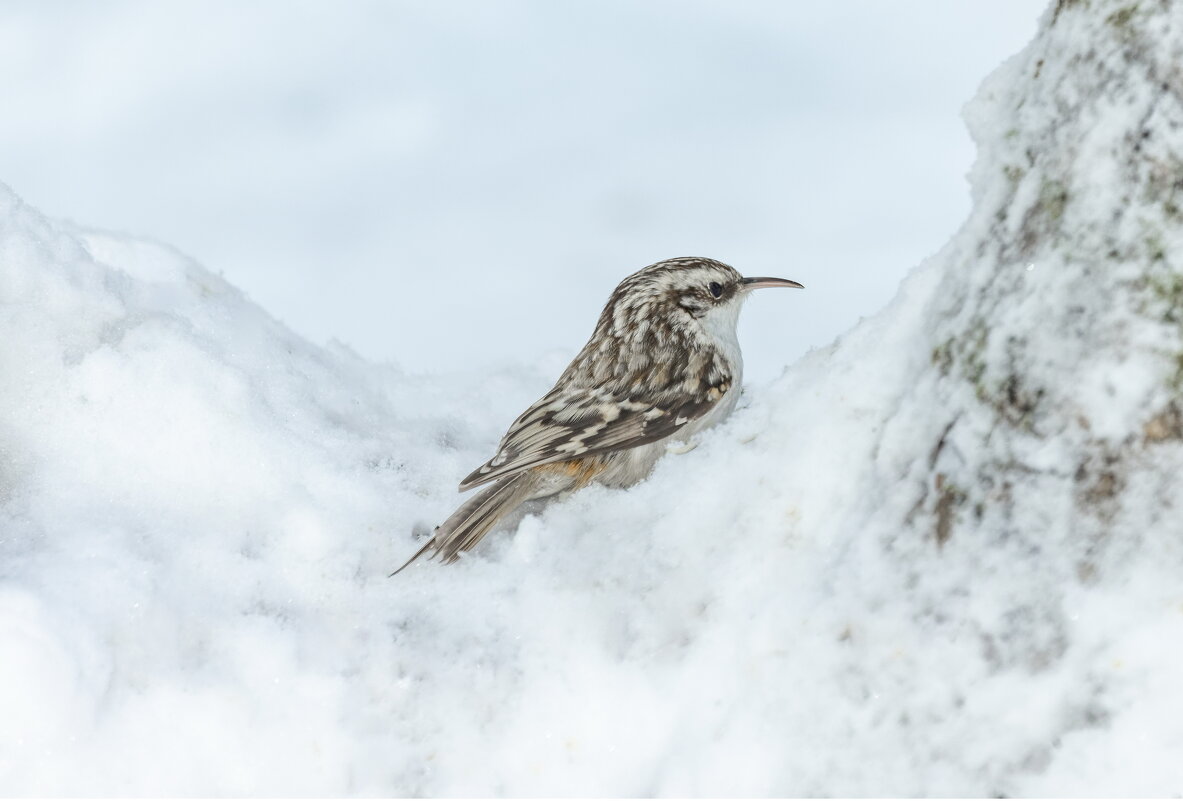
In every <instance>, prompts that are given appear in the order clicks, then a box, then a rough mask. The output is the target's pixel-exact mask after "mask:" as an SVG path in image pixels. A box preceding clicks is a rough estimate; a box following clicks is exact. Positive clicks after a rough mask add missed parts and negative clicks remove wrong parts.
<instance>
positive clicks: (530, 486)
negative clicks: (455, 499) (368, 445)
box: [390, 470, 538, 576]
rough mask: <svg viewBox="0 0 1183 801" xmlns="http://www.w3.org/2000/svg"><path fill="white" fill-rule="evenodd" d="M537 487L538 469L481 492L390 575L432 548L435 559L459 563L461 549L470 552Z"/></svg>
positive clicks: (458, 510) (503, 480) (442, 524)
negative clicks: (535, 472) (536, 473)
mask: <svg viewBox="0 0 1183 801" xmlns="http://www.w3.org/2000/svg"><path fill="white" fill-rule="evenodd" d="M537 486H538V477H537V476H536V475H535V474H534V471H532V470H526V471H524V472H521V473H518V474H517V475H514V476H509V477H508V478H503V479H501V480H500V481H498V482H497V483H496V484H494V485H493V486H491V487H489V488H488V489H486V490H484V491H482V492H478V493H477V494H476V495H474V496H473V497H471V498H469V499H468V500H467V501H465V502H464V504H463V505H462V506H461V507H460V508H459V509H457V510H456V511H455V512H453V513H452V515H451V516H450V517H449V518H448V519H447V520H445V521H444V522H442V523H440V524H439V525H438V526H436V528H435V532H434V533H433V534H432V537H431V539H429V540H428V541H427V542H426V543H424V545H423V547H422V548H420V549H419V550H418V551H416V552H415V555H414V556H412V557H411V558H410V559H408V560H407V561H406V562H405V563H404V564H403V566H402V567H400V568H399V569H398V570H396V571H394V572H393V573H391V574H390V575H391V576H396V575H398V574H399V573H401V572H402V571H403V570H405V569H406V568H407V567H408V566H409V565H410V564H411V563H412V562H414V561H415V560H416V559H418V558H419V557H420V556H422V555H423V554H424V553H425V552H427V551H429V550H431V551H433V553H432V554H431V557H430V558H432V559H434V558H436V557H439V558H441V559H443V560H444V563H445V564H448V563H450V562H455V561H456V560H457V559H459V558H460V552H461V551H467V550H468V549H470V548H472V547H473V546H474V545H476V544H477V543H478V542H480V541H481V537H483V536H485V534H487V533H488V532H489V529H491V528H493V526H495V525H497V521H499V520H501V518H503V517H505V515H507V514H509V513H510V512H512V511H513V510H514V509H516V508H517V507H518V506H520V505H521V504H522V503H523V502H524V501H526V500H528V499H529V498H530V496H531V495H532V494H533V493H534V491H535V489H537Z"/></svg>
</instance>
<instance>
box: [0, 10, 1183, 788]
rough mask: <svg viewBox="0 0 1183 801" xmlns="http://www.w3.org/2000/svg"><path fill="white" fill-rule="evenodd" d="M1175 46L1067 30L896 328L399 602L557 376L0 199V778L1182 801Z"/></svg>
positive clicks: (769, 391) (1068, 14)
mask: <svg viewBox="0 0 1183 801" xmlns="http://www.w3.org/2000/svg"><path fill="white" fill-rule="evenodd" d="M1181 49H1183V18H1180V12H1178V11H1176V10H1172V9H1170V8H1162V7H1160V6H1158V5H1153V6H1151V5H1149V4H1139V5H1138V6H1128V7H1127V6H1124V5H1122V4H1118V3H1111V4H1107V3H1103V2H1097V1H1096V0H1095V1H1094V2H1092V3H1088V4H1086V3H1082V2H1060V3H1058V4H1056V6H1055V7H1054V8H1053V9H1049V11H1048V13H1047V14H1046V16H1045V18H1044V20H1043V27H1042V31H1041V33H1040V35H1039V36H1038V37H1037V39H1036V40H1035V41H1034V42H1033V43H1032V44H1031V45H1030V46H1029V47H1028V48H1027V49H1026V50H1024V51H1023V52H1022V53H1021V54H1019V55H1018V56H1016V57H1015V58H1013V59H1012V60H1010V61H1009V62H1008V63H1007V64H1006V65H1004V66H1003V67H1002V68H1001V69H1000V70H999V71H998V72H996V73H995V74H994V75H993V76H991V78H990V79H989V80H988V81H987V82H986V83H985V84H984V86H983V88H982V90H981V92H980V94H979V97H978V98H977V99H976V100H975V101H974V103H973V104H972V105H971V106H970V108H969V110H968V112H967V117H968V119H969V122H970V125H971V130H972V132H973V135H974V137H975V139H976V141H977V142H978V145H979V152H980V156H979V159H978V162H977V164H976V165H975V167H974V170H973V173H972V176H971V177H972V183H973V196H974V202H975V209H974V212H973V214H972V215H971V217H970V218H969V220H967V222H966V224H965V226H964V227H963V228H962V230H961V231H960V232H959V233H958V235H957V236H956V237H955V238H954V239H953V241H952V242H950V243H949V244H948V245H947V246H946V247H945V248H944V249H943V250H942V251H940V253H938V254H937V255H936V256H935V257H933V258H932V259H930V260H929V261H928V262H926V263H925V264H923V265H921V266H920V267H919V268H918V269H917V270H916V271H915V272H914V273H913V274H912V275H911V277H910V278H909V279H908V280H907V281H906V282H905V284H904V286H903V287H902V288H901V291H900V293H899V295H898V296H897V298H896V299H895V301H894V302H893V303H892V304H891V306H890V307H889V308H888V309H886V310H885V311H884V312H883V313H881V314H880V315H879V316H877V317H876V318H874V319H871V320H868V321H865V322H864V323H863V324H861V325H860V326H858V327H857V328H856V329H854V330H853V331H851V332H849V333H848V334H847V335H845V336H844V337H842V338H841V339H840V340H839V341H838V342H836V343H835V344H834V345H833V346H831V347H829V348H827V349H824V350H822V351H815V352H813V353H811V354H810V355H809V356H807V357H806V358H805V359H803V360H802V361H801V362H799V363H798V364H796V365H794V366H793V367H792V368H791V369H789V370H787V371H786V372H785V374H784V375H783V376H782V377H781V378H780V379H779V380H777V381H776V382H774V383H773V384H771V385H767V386H755V387H749V391H748V399H747V403H746V405H744V406H742V407H741V408H740V409H739V410H738V411H737V412H736V414H735V416H734V417H733V418H732V419H731V421H730V422H729V423H728V424H726V425H725V426H723V427H721V428H720V429H717V430H715V431H714V432H712V433H711V434H710V436H708V437H706V438H705V439H704V441H703V443H702V444H701V446H700V447H699V448H697V449H696V450H693V451H691V452H690V453H687V454H684V455H681V456H671V457H669V458H667V459H665V460H664V461H663V462H662V463H661V464H660V465H659V466H658V469H657V471H656V472H655V474H654V476H653V477H652V478H651V479H650V480H649V481H647V482H645V483H643V484H641V485H638V486H637V487H634V488H632V489H630V490H627V491H610V490H606V489H602V488H592V489H589V490H586V491H584V492H581V493H579V494H577V495H575V496H573V497H571V498H569V499H567V500H565V501H562V502H559V503H555V504H552V505H551V506H549V507H547V508H546V509H545V510H544V511H542V512H541V513H540V514H538V515H534V516H530V517H527V518H526V519H525V520H524V521H523V522H522V523H521V524H520V526H519V527H518V528H517V531H516V533H515V534H514V535H513V536H510V535H508V534H500V535H496V536H492V537H490V538H489V540H488V541H487V542H486V543H485V544H483V545H482V547H481V548H480V549H479V551H478V552H477V553H476V554H475V555H474V556H473V558H470V559H466V560H464V561H463V562H461V563H460V564H459V565H457V566H455V567H452V568H443V567H440V566H438V565H435V564H425V565H422V566H417V567H416V568H415V569H412V570H409V571H407V572H406V573H404V574H402V575H400V576H399V577H398V578H397V579H394V580H389V579H387V578H386V573H387V572H388V571H389V570H390V569H391V568H392V567H394V566H395V565H397V564H398V563H399V562H400V561H401V559H402V558H403V557H405V556H406V555H407V554H408V553H409V552H410V551H411V550H412V547H413V542H412V536H411V533H410V532H411V529H412V527H413V526H414V525H416V524H418V523H420V522H428V523H430V522H435V521H437V520H438V519H440V518H441V516H442V515H444V514H446V513H447V512H448V511H450V510H451V508H452V507H453V505H454V504H455V502H456V496H455V494H454V493H453V492H452V488H453V487H454V486H455V483H456V481H457V480H458V479H459V478H460V477H461V476H462V475H464V474H465V473H466V472H467V471H468V470H469V469H471V467H472V466H474V465H476V464H478V463H479V462H480V461H482V460H483V459H484V458H487V456H488V454H489V453H491V451H492V449H493V446H494V445H495V443H496V440H497V438H498V437H499V435H500V434H501V432H502V430H503V429H504V427H505V425H506V424H507V423H508V422H509V421H510V420H511V419H512V418H513V416H514V415H515V414H516V413H517V412H518V411H520V409H521V408H523V407H524V406H525V405H526V404H527V403H529V402H530V401H531V400H533V399H534V398H535V397H536V396H537V395H538V394H539V393H541V392H542V391H543V390H545V389H546V388H547V386H548V385H549V381H550V380H551V379H552V378H553V377H554V375H556V374H557V372H558V370H559V369H560V368H561V366H562V358H561V356H548V357H545V358H543V359H541V360H540V362H539V363H538V364H536V365H534V366H532V367H530V368H522V369H520V370H517V371H512V372H499V373H492V374H491V373H489V372H487V371H486V372H482V371H480V370H479V369H474V371H473V373H471V374H468V375H459V376H413V375H406V374H403V373H401V372H399V371H398V370H397V369H395V368H391V367H382V366H376V365H370V364H366V363H363V362H362V361H361V360H359V359H358V358H356V357H355V356H353V355H352V354H350V353H349V352H347V351H345V350H343V349H330V350H322V349H319V348H316V347H313V346H311V345H309V344H308V343H306V342H303V341H301V340H300V339H298V338H296V337H295V336H293V335H292V334H290V333H289V332H288V331H286V330H285V329H284V328H283V327H282V326H281V325H279V324H278V323H276V322H275V321H274V320H272V319H271V318H269V317H268V316H267V315H266V314H265V313H264V312H263V311H262V310H260V309H259V308H257V307H256V306H254V305H252V304H251V303H250V302H249V301H247V300H246V299H245V298H243V296H242V295H241V294H240V293H238V292H237V291H236V290H235V289H234V288H233V287H230V286H227V285H226V284H225V282H223V281H221V280H220V279H219V278H218V277H217V276H215V275H213V274H211V273H209V272H208V271H206V270H204V269H202V268H201V267H199V266H198V265H195V264H193V263H191V262H189V261H187V260H186V259H184V258H183V257H181V256H179V255H177V254H176V253H174V252H172V251H170V250H169V249H167V248H164V247H161V246H158V245H154V244H150V243H143V242H135V241H130V240H128V239H126V238H123V237H118V236H113V235H108V234H100V233H94V232H86V231H80V230H76V229H74V228H72V227H70V226H66V225H63V224H59V223H55V222H52V221H48V220H46V219H45V218H43V217H42V216H41V215H40V214H38V213H37V212H36V211H34V210H32V209H30V208H29V207H27V206H25V205H24V204H22V202H21V201H20V200H19V199H18V198H17V197H16V196H15V195H14V194H13V193H11V192H10V191H8V190H7V189H4V190H0V302H2V303H3V309H2V310H0V338H2V341H3V342H4V343H5V346H4V347H3V348H2V349H0V360H2V363H0V375H2V376H3V377H4V383H3V389H2V390H0V521H2V522H0V712H2V714H0V791H3V792H5V793H25V794H32V793H37V794H40V793H76V794H77V793H84V792H99V793H104V792H105V793H122V794H137V793H165V794H168V793H187V794H223V793H236V794H251V793H269V794H276V793H287V794H374V793H384V794H396V795H401V794H432V795H441V794H452V795H455V794H525V795H529V794H539V793H553V794H608V795H614V794H629V795H649V794H686V795H696V794H740V795H765V794H778V795H782V794H783V795H810V794H850V795H863V794H874V795H897V794H901V795H908V794H930V795H931V794H951V795H980V794H998V793H1001V794H1008V795H1014V794H1049V795H1050V794H1093V793H1103V794H1178V793H1180V792H1183V765H1180V763H1179V760H1178V759H1177V754H1178V753H1179V752H1180V749H1183V688H1180V686H1179V682H1178V681H1177V678H1178V667H1177V666H1178V665H1179V664H1180V659H1181V658H1183V582H1180V581H1179V578H1178V577H1179V575H1180V569H1181V568H1183V537H1181V534H1183V522H1180V518H1179V515H1178V514H1177V513H1176V511H1175V509H1174V505H1175V503H1176V501H1175V497H1176V495H1177V493H1176V490H1175V488H1176V486H1177V483H1178V479H1177V476H1178V475H1180V469H1181V468H1183V413H1181V411H1180V408H1179V403H1180V401H1179V392H1180V382H1181V380H1183V379H1181V378H1180V365H1181V364H1183V362H1181V358H1183V357H1181V356H1180V354H1181V353H1183V329H1181V327H1180V326H1181V323H1180V320H1181V319H1183V318H1181V317H1180V315H1181V314H1183V312H1180V300H1183V289H1181V287H1183V274H1181V272H1180V267H1179V262H1180V259H1183V256H1181V255H1179V254H1183V241H1180V237H1181V236H1183V230H1181V228H1180V225H1179V222H1180V211H1179V207H1178V206H1176V203H1181V202H1183V198H1178V197H1177V193H1178V192H1179V191H1180V189H1181V188H1183V179H1181V178H1180V176H1183V141H1181V140H1180V134H1179V133H1178V131H1177V130H1176V129H1177V128H1178V126H1179V124H1180V123H1181V122H1183V106H1181V103H1180V101H1181V97H1183V82H1181V81H1183V79H1181V78H1180V73H1179V72H1178V69H1177V67H1176V65H1177V64H1178V63H1181V59H1183V53H1181V52H1180V50H1181ZM711 255H717V256H722V257H725V255H726V254H711ZM632 266H633V265H626V266H623V267H622V272H624V271H626V270H627V269H629V268H630V267H632ZM635 266H639V265H635ZM740 266H741V267H742V265H740ZM608 289H609V287H605V294H606V293H607V291H608ZM802 298H804V296H802ZM427 300H429V299H425V302H427ZM796 300H797V298H794V299H792V301H796ZM786 302H787V303H788V302H791V301H788V300H787V299H786ZM786 313H791V311H788V312H786ZM591 322H592V321H590V320H589V321H588V325H589V329H590V326H591ZM578 344H580V343H572V349H574V347H575V346H577V345H578ZM568 355H569V354H568Z"/></svg>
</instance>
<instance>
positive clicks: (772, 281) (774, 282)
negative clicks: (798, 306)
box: [740, 278, 805, 290]
mask: <svg viewBox="0 0 1183 801" xmlns="http://www.w3.org/2000/svg"><path fill="white" fill-rule="evenodd" d="M740 283H741V284H743V288H744V289H745V290H747V289H763V288H764V287H769V286H787V287H792V288H794V289H804V288H805V286H804V285H803V284H798V283H797V282H796V281H790V280H789V279H787V278H745V279H743V280H742V281H740Z"/></svg>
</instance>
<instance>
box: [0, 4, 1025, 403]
mask: <svg viewBox="0 0 1183 801" xmlns="http://www.w3.org/2000/svg"><path fill="white" fill-rule="evenodd" d="M1043 6H1044V3H1043V2H1042V0H960V2H949V1H948V0H906V1H901V2H894V3H882V2H873V1H872V0H842V1H841V2H833V3H806V2H791V3H790V2H756V1H755V0H749V1H746V2H743V1H740V2H737V1H735V0H731V1H729V2H716V3H705V2H657V1H648V2H641V3H639V2H608V1H606V0H596V1H595V2H582V1H581V2H574V1H571V2H552V1H551V0H522V1H521V2H511V1H510V0H472V1H470V2H456V1H453V0H445V1H443V2H361V1H359V0H354V1H352V2H327V0H326V1H325V2H316V3H313V2H290V1H289V0H275V1H273V2H252V3H240V2H223V1H218V2H207V1H204V0H203V1H202V2H195V1H191V0H169V1H168V2H117V1H114V0H113V1H112V2H104V3H89V2H64V1H59V2H47V1H44V0H8V1H7V2H5V3H4V4H3V5H2V6H0V109H2V110H3V112H2V115H0V181H3V182H5V183H7V184H9V185H10V186H11V187H12V188H13V189H15V190H16V192H17V193H18V194H20V195H21V196H22V197H24V198H25V199H26V200H27V201H28V202H30V203H32V204H33V205H35V206H37V207H38V208H40V209H41V210H42V211H44V212H45V213H47V214H50V215H53V216H59V217H65V218H70V219H73V220H75V221H76V222H78V223H80V224H82V225H85V226H88V227H98V228H107V229H112V230H116V231H122V232H129V233H133V234H136V235H140V236H145V237H149V238H153V239H157V240H161V241H164V242H167V243H169V244H172V245H174V246H176V247H177V248H179V249H181V250H182V251H184V252H185V253H187V254H189V255H191V256H193V257H194V258H196V259H197V260H198V261H200V262H202V263H203V264H204V265H205V266H207V267H209V268H211V269H214V270H215V271H220V272H222V273H223V274H224V275H225V276H226V278H227V279H228V280H230V281H231V282H232V283H234V284H236V285H238V286H239V287H241V288H243V289H244V290H245V291H246V292H247V293H248V294H249V295H250V296H251V297H252V298H253V299H254V300H256V301H258V302H259V303H260V304H261V305H263V306H264V307H265V308H267V309H268V310H269V311H270V312H271V313H272V314H274V315H275V316H277V317H279V318H281V319H282V320H284V321H285V322H286V323H288V324H289V325H290V326H292V327H293V328H294V329H296V330H297V331H299V332H300V333H302V334H304V335H306V336H307V337H309V338H310V339H312V340H313V341H317V342H325V341H327V340H329V339H330V338H335V339H338V340H340V341H342V342H344V343H346V344H348V345H349V346H351V347H353V348H354V349H355V350H357V351H358V352H360V353H361V354H362V355H363V356H366V357H368V358H370V359H374V360H382V361H392V362H395V363H397V364H399V365H401V366H403V367H404V368H407V369H409V370H412V371H429V372H434V371H438V370H467V369H470V368H473V367H478V368H481V367H483V366H487V365H489V364H490V363H494V364H504V363H512V362H530V361H532V360H534V359H537V358H539V357H541V356H542V355H544V354H552V355H553V354H555V353H556V352H557V353H559V354H562V355H566V356H569V355H571V354H573V353H574V351H575V350H576V349H577V348H578V347H579V346H581V345H582V343H583V342H584V340H585V339H586V337H587V335H588V334H590V332H591V329H592V326H593V324H594V321H595V317H596V315H597V313H598V311H599V309H600V307H601V305H602V304H603V302H604V300H605V299H606V297H607V296H608V294H609V292H610V291H611V289H612V288H613V287H614V286H615V284H616V283H617V281H619V280H620V278H622V277H624V276H625V275H626V274H628V273H630V272H633V271H634V270H636V269H638V268H640V267H642V266H644V265H646V264H648V263H650V262H653V261H657V260H659V259H662V258H666V257H670V256H681V255H707V256H712V257H715V258H719V259H722V260H724V261H727V262H729V263H731V264H733V265H734V266H736V267H737V268H738V269H740V271H741V272H744V273H747V274H750V275H756V274H760V275H778V276H783V277H786V278H793V279H796V280H799V281H801V282H803V283H804V284H805V285H806V287H807V289H806V291H805V292H796V293H787V292H786V293H776V292H772V291H769V292H766V293H763V294H762V295H758V296H757V297H756V299H755V300H753V301H752V302H751V303H749V308H748V310H747V311H746V312H745V315H744V318H743V320H742V322H741V329H740V331H741V340H742V342H743V344H744V348H745V354H746V355H747V361H748V375H749V378H752V379H756V380H761V379H767V378H769V377H771V376H774V375H776V374H778V373H779V372H780V370H781V369H782V368H783V366H784V365H786V364H788V363H789V362H791V361H792V360H793V359H795V358H796V357H797V356H799V355H801V354H802V353H803V352H805V351H806V350H807V349H809V348H810V347H815V346H819V345H824V344H826V343H828V342H829V341H830V340H832V339H833V338H834V336H835V335H837V334H839V333H840V332H842V331H843V330H845V329H846V328H849V327H850V326H851V325H853V324H854V323H856V322H857V321H858V319H859V318H860V317H862V316H866V315H869V314H871V313H873V312H874V311H876V310H877V309H879V308H880V307H881V306H882V305H883V304H884V303H885V302H886V301H887V300H888V299H889V298H890V297H891V295H892V294H893V292H894V290H895V288H896V286H897V284H898V282H899V280H900V279H901V278H902V277H903V275H904V274H905V273H906V272H907V271H908V270H909V269H910V268H911V267H912V266H913V265H915V264H916V263H918V262H919V261H920V260H921V259H923V258H924V257H925V256H927V255H929V254H931V253H933V252H935V251H936V250H937V249H938V248H939V247H940V246H941V245H942V244H944V242H945V240H946V239H948V237H949V236H950V234H952V233H953V231H954V230H955V229H956V227H957V226H958V225H959V224H960V222H961V221H962V219H963V218H964V217H965V215H966V214H967V212H968V210H969V198H968V192H967V185H966V183H965V179H964V176H965V173H966V172H967V171H968V169H969V166H970V163H971V162H972V159H973V152H974V151H973V146H972V143H971V142H970V140H969V137H968V135H967V134H966V132H965V129H964V126H963V124H962V122H961V119H960V116H959V111H960V108H961V106H962V105H963V104H964V103H965V102H966V101H968V100H969V99H970V97H971V96H972V95H973V94H974V92H975V91H976V88H977V86H978V84H979V82H980V81H981V79H982V78H983V77H984V76H985V75H986V74H987V73H988V72H989V71H990V70H992V69H993V68H994V67H995V66H996V65H997V64H999V63H1000V62H1001V61H1002V60H1004V59H1005V58H1006V57H1008V56H1009V55H1010V54H1012V53H1013V52H1015V51H1017V50H1018V49H1019V48H1020V47H1021V46H1022V45H1023V44H1024V43H1026V42H1027V41H1028V40H1029V39H1030V37H1031V36H1032V35H1033V33H1034V30H1035V23H1036V19H1037V17H1038V15H1039V13H1040V12H1041V11H1042V9H1043Z"/></svg>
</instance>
